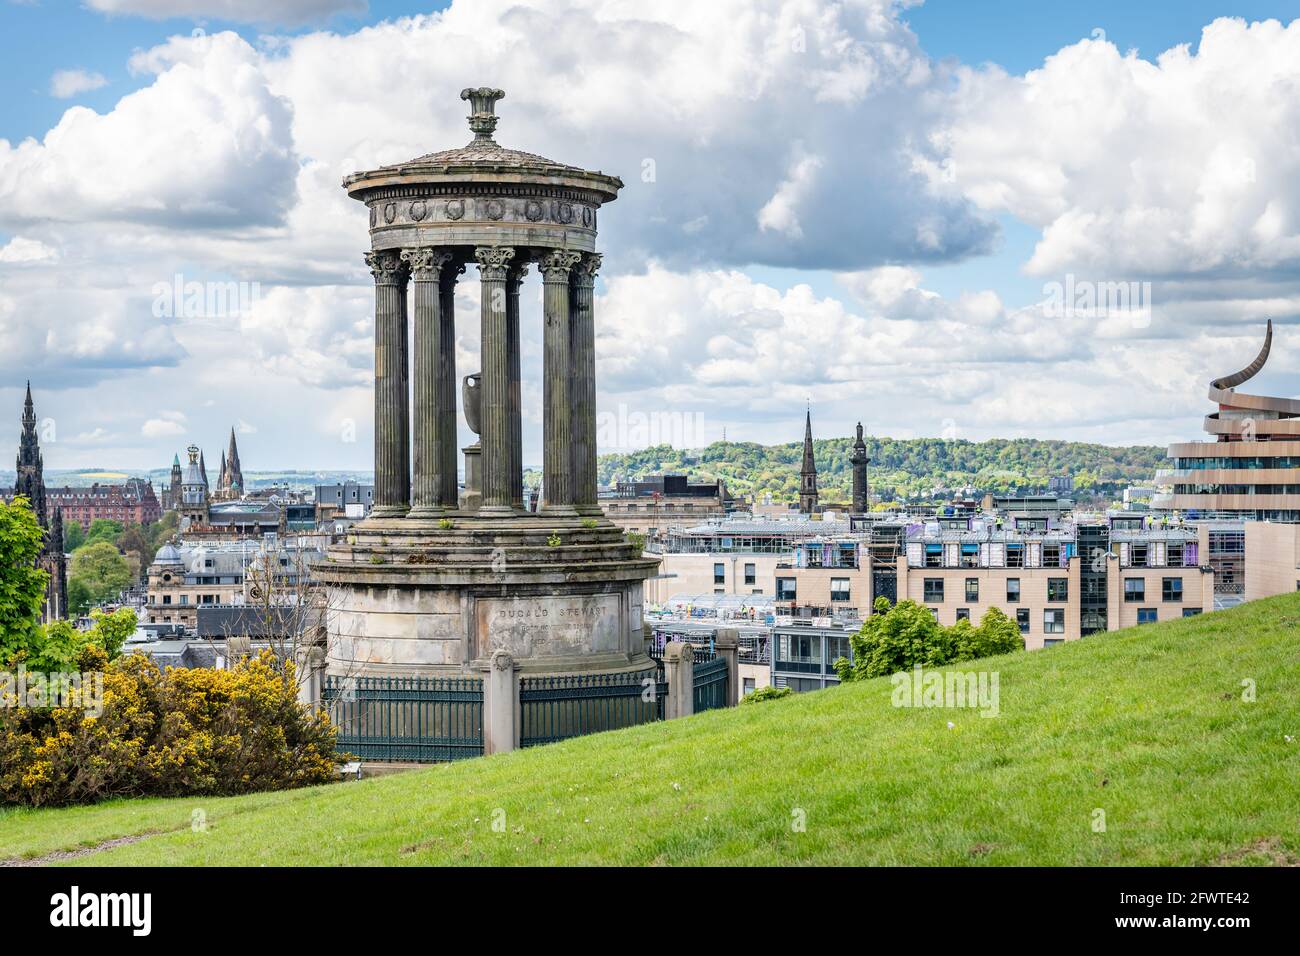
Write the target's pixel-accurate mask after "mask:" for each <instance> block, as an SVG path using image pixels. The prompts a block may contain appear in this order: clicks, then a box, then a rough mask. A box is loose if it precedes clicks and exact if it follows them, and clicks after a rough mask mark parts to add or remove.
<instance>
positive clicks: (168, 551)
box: [153, 544, 185, 564]
mask: <svg viewBox="0 0 1300 956" xmlns="http://www.w3.org/2000/svg"><path fill="white" fill-rule="evenodd" d="M153 561H154V564H184V563H185V562H183V561H182V560H181V553H180V551H178V550H176V546H175V545H174V544H164V545H163V546H162V547H161V548H159V549H158V553H157V554H156V555H155V556H154V559H153Z"/></svg>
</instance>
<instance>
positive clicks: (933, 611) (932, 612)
mask: <svg viewBox="0 0 1300 956" xmlns="http://www.w3.org/2000/svg"><path fill="white" fill-rule="evenodd" d="M926 610H927V611H929V612H930V616H931V617H932V618H934V619H935V620H936V621H937V620H939V609H938V608H937V607H928V608H926Z"/></svg>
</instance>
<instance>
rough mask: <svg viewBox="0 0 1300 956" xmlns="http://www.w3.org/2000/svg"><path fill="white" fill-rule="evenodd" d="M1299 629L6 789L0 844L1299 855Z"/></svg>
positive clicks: (505, 857)
mask: <svg viewBox="0 0 1300 956" xmlns="http://www.w3.org/2000/svg"><path fill="white" fill-rule="evenodd" d="M1297 625H1300V595H1285V596H1282V597H1278V598H1272V599H1269V600H1266V601H1260V602H1255V603H1253V604H1248V605H1243V606H1241V607H1238V608H1235V609H1233V610H1230V611H1224V612H1219V613H1215V614H1206V615H1203V616H1200V617H1195V618H1188V619H1185V620H1180V621H1175V622H1171V623H1167V624H1156V625H1146V626H1144V627H1141V628H1135V629H1131V630H1128V631H1123V632H1119V633H1116V634H1110V635H1105V636H1097V637H1091V638H1088V639H1085V640H1083V641H1079V642H1074V643H1071V644H1069V645H1062V646H1059V647H1055V648H1051V649H1048V650H1044V651H1037V652H1033V653H1029V654H1024V653H1022V654H1017V655H1012V656H1008V657H1000V658H989V659H987V660H984V661H977V662H973V663H968V664H965V665H959V666H960V667H962V668H986V669H989V670H996V671H997V672H998V673H999V675H1000V698H1001V699H1000V704H1001V715H1000V716H998V717H996V718H982V717H980V716H978V713H977V712H976V711H973V710H955V709H943V708H937V709H903V708H895V707H893V706H891V702H890V693H891V686H890V682H889V681H888V680H887V679H881V680H875V681H871V682H868V683H864V684H858V685H853V686H846V687H840V688H834V689H831V690H827V691H822V692H819V693H813V694H804V695H801V696H797V697H793V698H788V699H785V700H777V701H769V702H765V703H762V704H758V705H752V706H746V707H741V708H739V709H735V710H728V711H712V712H709V713H706V714H701V715H699V716H696V717H692V718H689V719H686V720H677V721H671V722H668V723H661V724H655V725H648V726H643V727H638V728H633V729H630V730H625V731H617V732H614V733H608V734H600V735H596V736H591V737H586V738H582V739H578V740H572V741H568V742H565V743H561V744H556V745H552V746H548V747H539V748H535V749H530V750H526V751H520V752H517V753H513V754H508V755H502V756H497V757H489V758H485V759H478V760H471V761H465V762H461V763H458V764H453V765H447V766H440V767H435V768H431V769H427V770H422V771H418V772H412V773H406V774H400V775H396V776H391V777H385V778H379V779H375V780H367V781H363V782H359V783H357V782H353V783H344V784H338V785H332V786H327V787H320V788H315V789H311V790H299V791H291V792H285V793H275V794H261V795H256V796H252V797H241V798H230V799H206V798H195V799H175V800H140V801H119V802H115V803H109V804H103V805H100V806H95V807H85V808H72V809H59V810H39V811H25V810H24V811H9V812H8V813H6V814H4V815H3V816H2V817H0V859H10V860H13V859H17V858H35V859H39V860H42V861H44V862H70V863H74V864H101V863H102V864H141V863H147V864H164V865H179V864H249V865H256V864H271V865H275V864H318V865H345V864H423V863H468V864H532V865H537V864H588V863H615V864H692V863H715V864H716V863H723V864H746V863H757V864H767V863H855V864H1214V863H1242V864H1276V863H1291V864H1295V863H1297V862H1300V814H1297V812H1296V808H1297V807H1298V806H1300V669H1298V668H1297V666H1296V663H1297V657H1300V631H1298V630H1297ZM1244 680H1249V681H1252V682H1253V683H1254V687H1255V691H1256V694H1257V699H1256V700H1255V701H1254V702H1253V703H1252V702H1247V701H1245V700H1243V698H1242V694H1243V686H1242V682H1243V681H1244ZM949 722H951V723H952V724H953V726H952V727H949V726H948V725H949ZM1098 810H1102V811H1104V813H1105V823H1106V829H1105V832H1095V830H1094V821H1095V820H1096V819H1097V816H1096V812H1097V811H1098ZM196 811H201V814H202V816H201V817H196ZM502 811H503V812H504V824H505V827H504V832H496V831H494V829H493V822H494V820H495V819H498V818H499V817H500V812H502ZM801 813H802V815H803V816H804V817H805V818H806V830H805V831H804V832H797V831H796V830H795V829H794V828H793V827H792V822H793V821H794V820H796V819H797V818H798V817H799V816H800V815H801ZM196 818H201V819H204V820H206V830H202V829H200V830H195V829H194V828H193V827H192V826H191V823H192V821H193V820H194V819H196ZM78 848H82V849H83V850H84V851H88V852H82V853H80V854H79V855H74V856H71V857H68V856H67V855H66V851H77V850H78Z"/></svg>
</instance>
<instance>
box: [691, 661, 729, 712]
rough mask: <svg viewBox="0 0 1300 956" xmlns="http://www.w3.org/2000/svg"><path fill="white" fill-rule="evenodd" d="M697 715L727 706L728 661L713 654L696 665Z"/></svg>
mask: <svg viewBox="0 0 1300 956" xmlns="http://www.w3.org/2000/svg"><path fill="white" fill-rule="evenodd" d="M694 691H695V713H697V714H698V713H700V711H704V710H713V709H714V708H715V707H726V706H727V661H726V658H723V657H718V656H717V655H716V654H712V655H710V656H709V657H707V658H705V660H704V662H703V663H698V662H697V663H696V664H695V687H694Z"/></svg>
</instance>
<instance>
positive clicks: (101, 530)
mask: <svg viewBox="0 0 1300 956" xmlns="http://www.w3.org/2000/svg"><path fill="white" fill-rule="evenodd" d="M122 531H123V528H122V522H120V521H113V520H112V519H111V518H96V519H95V520H94V521H92V522H91V523H90V530H89V531H87V532H86V542H85V543H86V544H94V543H95V542H96V541H107V542H108V543H110V544H112V543H113V542H115V541H117V539H118V536H119V535H120V534H121V533H122Z"/></svg>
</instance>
